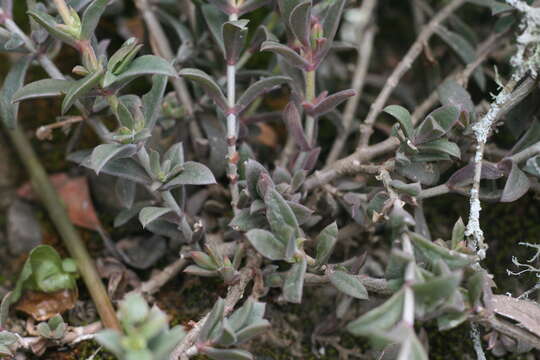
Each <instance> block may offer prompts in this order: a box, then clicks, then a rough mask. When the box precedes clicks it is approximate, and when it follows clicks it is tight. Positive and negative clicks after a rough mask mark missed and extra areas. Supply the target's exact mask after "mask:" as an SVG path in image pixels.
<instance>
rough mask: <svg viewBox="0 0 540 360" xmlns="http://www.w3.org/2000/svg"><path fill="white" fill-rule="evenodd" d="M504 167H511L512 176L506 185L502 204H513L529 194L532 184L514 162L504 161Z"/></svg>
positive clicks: (509, 175) (510, 175)
mask: <svg viewBox="0 0 540 360" xmlns="http://www.w3.org/2000/svg"><path fill="white" fill-rule="evenodd" d="M503 162H505V163H506V164H504V166H508V167H510V166H511V167H510V174H508V179H507V180H506V184H505V185H504V189H503V191H502V195H501V200H500V201H501V202H513V201H516V200H517V199H519V198H520V197H522V196H523V195H525V194H526V193H527V191H528V190H529V187H530V186H531V183H530V181H529V178H528V177H527V175H525V173H524V172H523V171H521V170H520V168H519V167H518V166H517V164H515V163H514V162H513V161H512V160H503Z"/></svg>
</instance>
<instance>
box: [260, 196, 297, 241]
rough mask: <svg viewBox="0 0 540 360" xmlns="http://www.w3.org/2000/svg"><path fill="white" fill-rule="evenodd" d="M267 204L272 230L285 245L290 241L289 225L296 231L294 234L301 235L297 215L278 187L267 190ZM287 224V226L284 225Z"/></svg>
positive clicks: (267, 216)
mask: <svg viewBox="0 0 540 360" xmlns="http://www.w3.org/2000/svg"><path fill="white" fill-rule="evenodd" d="M264 203H265V204H266V218H267V219H268V223H269V224H270V228H271V229H272V232H273V233H274V234H275V235H276V237H277V238H278V239H279V240H280V241H281V242H282V243H283V244H284V245H285V244H287V242H288V241H289V236H290V234H289V230H287V226H288V227H291V228H292V229H293V231H294V236H296V237H298V235H299V226H298V221H297V220H296V216H295V215H294V212H293V211H292V209H291V207H290V206H289V204H287V202H286V201H285V199H283V197H282V196H281V194H280V193H279V192H278V191H277V190H276V189H270V190H268V191H267V193H266V196H265V197H264ZM284 225H287V226H284Z"/></svg>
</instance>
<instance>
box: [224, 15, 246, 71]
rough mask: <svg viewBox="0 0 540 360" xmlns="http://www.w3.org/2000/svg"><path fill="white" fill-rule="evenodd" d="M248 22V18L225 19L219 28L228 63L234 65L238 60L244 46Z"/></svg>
mask: <svg viewBox="0 0 540 360" xmlns="http://www.w3.org/2000/svg"><path fill="white" fill-rule="evenodd" d="M248 22H249V21H248V20H244V19H242V20H236V21H227V22H226V23H225V24H223V26H222V28H221V34H222V37H223V46H224V48H225V60H226V61H227V64H228V65H234V64H236V62H237V61H238V57H239V56H240V52H241V51H242V49H243V48H244V42H245V38H246V34H247V27H246V26H247V24H248Z"/></svg>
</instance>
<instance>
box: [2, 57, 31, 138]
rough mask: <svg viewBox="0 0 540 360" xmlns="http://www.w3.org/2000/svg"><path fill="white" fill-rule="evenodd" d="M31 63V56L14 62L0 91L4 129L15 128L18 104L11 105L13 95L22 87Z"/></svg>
mask: <svg viewBox="0 0 540 360" xmlns="http://www.w3.org/2000/svg"><path fill="white" fill-rule="evenodd" d="M31 61H32V56H25V57H23V58H21V59H20V60H18V61H17V62H15V63H14V64H13V65H12V66H11V69H10V70H9V73H8V74H7V76H6V78H5V79H4V85H3V86H2V89H1V90H0V117H1V118H2V121H3V122H4V125H6V127H8V128H10V129H13V128H15V127H16V126H17V116H18V113H19V104H18V103H17V104H14V103H13V95H14V94H15V93H16V92H17V91H18V90H19V89H20V88H21V87H22V86H23V83H24V77H25V76H26V72H27V70H28V66H30V62H31Z"/></svg>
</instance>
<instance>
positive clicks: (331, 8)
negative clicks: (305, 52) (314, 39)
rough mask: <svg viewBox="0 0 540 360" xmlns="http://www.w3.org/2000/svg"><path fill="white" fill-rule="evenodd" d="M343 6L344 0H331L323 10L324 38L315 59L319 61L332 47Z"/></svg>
mask: <svg viewBox="0 0 540 360" xmlns="http://www.w3.org/2000/svg"><path fill="white" fill-rule="evenodd" d="M344 6H345V0H333V1H332V3H331V4H330V5H328V8H326V10H325V11H324V14H325V16H324V19H323V21H322V26H323V36H324V38H325V39H326V41H324V43H323V44H322V47H321V49H320V50H319V52H318V54H317V61H318V63H320V62H321V61H323V60H324V57H325V56H326V54H327V53H328V51H329V50H330V48H331V47H332V43H333V42H334V37H335V36H336V32H337V29H338V26H339V21H340V20H341V13H342V12H343V8H344Z"/></svg>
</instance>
